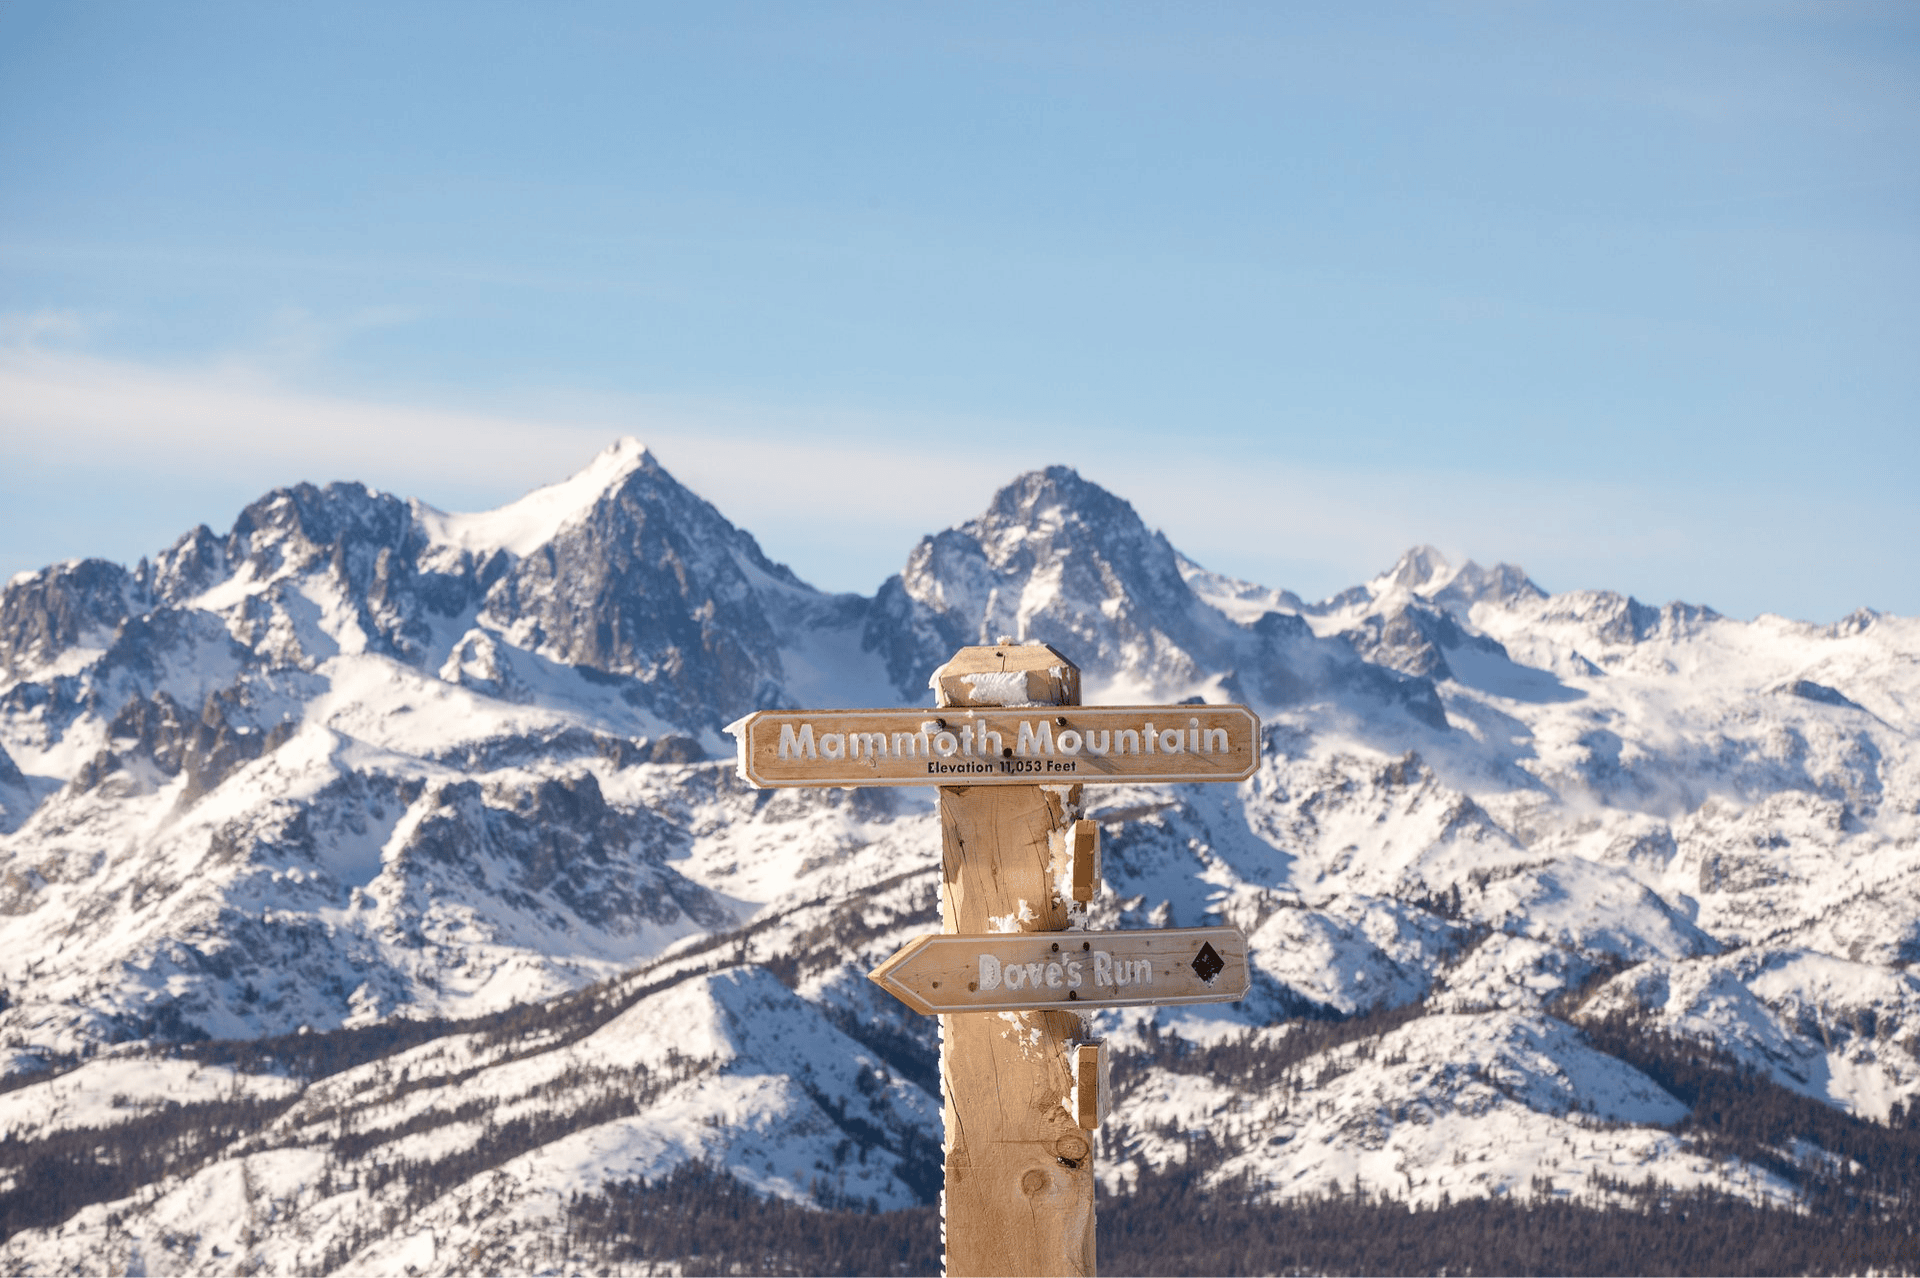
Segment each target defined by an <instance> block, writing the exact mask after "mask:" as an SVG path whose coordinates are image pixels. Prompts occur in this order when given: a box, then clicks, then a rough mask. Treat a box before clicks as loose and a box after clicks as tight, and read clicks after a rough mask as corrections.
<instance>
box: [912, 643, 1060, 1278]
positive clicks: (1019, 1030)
mask: <svg viewBox="0 0 1920 1278" xmlns="http://www.w3.org/2000/svg"><path fill="white" fill-rule="evenodd" d="M934 687H935V689H936V692H937V694H938V704H939V705H941V706H943V707H952V706H969V705H972V706H978V705H1034V704H1039V705H1078V704H1079V703H1080V671H1079V670H1078V669H1077V668H1076V667H1075V666H1074V665H1073V663H1072V662H1070V661H1068V660H1067V659H1066V658H1065V657H1063V656H1061V655H1060V654H1059V653H1057V652H1055V651H1054V650H1053V649H1051V648H1047V647H1042V646H1039V645H1012V644H1005V645H997V646H994V647H981V648H962V649H961V650H960V651H959V652H958V653H957V654H955V656H954V658H953V660H951V661H949V662H948V663H947V664H946V665H944V666H942V667H941V668H940V669H939V670H938V671H936V672H935V675H934ZM1012 744H1013V743H1012V742H1007V743H1006V745H1007V746H1011V745H1012ZM1079 804H1080V787H1079V786H1077V785H1076V786H1040V785H1032V786H1024V785H1015V786H1008V785H994V786H987V785H977V786H942V787H940V833H941V839H942V858H941V883H940V923H941V929H942V930H943V931H945V932H949V933H953V932H971V933H979V932H1013V931H1018V932H1058V931H1063V930H1064V929H1065V928H1066V926H1067V923H1068V911H1069V906H1070V902H1068V901H1066V900H1062V899H1061V898H1060V896H1059V895H1058V893H1057V891H1056V884H1057V883H1058V881H1059V880H1058V879H1057V878H1056V875H1055V872H1054V868H1055V867H1054V858H1055V850H1056V847H1057V846H1060V845H1062V844H1063V843H1064V842H1065V841H1066V840H1067V837H1068V833H1069V830H1070V827H1071V826H1072V824H1073V822H1074V820H1075V819H1076V818H1077V817H1078V816H1079ZM1081 837H1082V838H1083V839H1084V835H1082V836H1081ZM1080 1030H1081V1023H1080V1017H1079V1016H1077V1015H1075V1014H1073V1013H1070V1012H1053V1011H1035V1012H1002V1013H998V1014H992V1013H976V1014H973V1015H963V1016H942V1017H941V1018H940V1081H941V1088H942V1093H943V1095H944V1098H945V1117H946V1193H945V1196H944V1200H943V1217H942V1228H943V1232H944V1235H945V1244H946V1272H947V1273H948V1274H950V1275H954V1276H955V1278H962V1276H966V1275H1011V1274H1033V1275H1088V1274H1092V1273H1093V1272H1094V1219H1093V1191H1094V1180H1093V1141H1092V1136H1091V1133H1089V1132H1088V1131H1086V1130H1084V1129H1083V1128H1082V1127H1081V1126H1080V1124H1079V1122H1078V1120H1077V1118H1076V1116H1075V1115H1074V1114H1073V1113H1072V1112H1070V1111H1069V1109H1068V1100H1069V1097H1070V1096H1071V1095H1072V1089H1073V1087H1074V1083H1075V1080H1076V1074H1075V1063H1076V1059H1077V1058H1076V1056H1075V1053H1074V1049H1073V1046H1072V1045H1073V1042H1074V1040H1075V1039H1076V1038H1078V1037H1079V1036H1080Z"/></svg>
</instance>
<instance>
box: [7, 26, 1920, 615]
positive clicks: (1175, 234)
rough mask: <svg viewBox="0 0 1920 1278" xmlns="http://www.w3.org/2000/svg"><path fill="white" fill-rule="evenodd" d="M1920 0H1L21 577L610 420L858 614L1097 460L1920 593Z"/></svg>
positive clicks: (1270, 547)
mask: <svg viewBox="0 0 1920 1278" xmlns="http://www.w3.org/2000/svg"><path fill="white" fill-rule="evenodd" d="M1916 68H1920V8H1916V7H1914V6H1911V5H1899V4H1888V5H1874V4H1827V5H1811V4H1769V3H1758V2H1756V3H1742V4H1692V5H1678V4H1661V5H1654V4H1626V5H1604V6H1596V5H1573V4H1565V5H1545V4H1535V5H1520V4H1475V3H1461V4H1445V5H1418V4H1404V5H1380V6H1354V5H1292V6H1289V5H1281V6H1272V5H1234V4H1209V5H1178V6H1175V5H1125V4H1106V5H1092V4H1084V5H1082V4H1071V5H1068V4H1055V5H1036V4H1024V5H1012V4H1007V5H996V4H970V5H966V6H948V7H944V8H943V7H938V6H927V5H913V6H907V5H877V4H876V5H842V4H822V5H811V6H797V5H729V4H711V5H702V6H690V5H680V6H665V5H661V6H645V5H638V4H617V5H595V4H587V3H580V4H564V5H542V6H533V5H517V6H504V5H487V4H462V5H457V6H456V5H451V4H447V5H429V4H424V3H421V4H404V5H394V4H365V5H361V4H352V3H329V4H326V5H305V6H264V5H251V4H231V5H220V4H208V3H191V2H188V3H180V4H171V5H165V6H161V5H146V6H141V5H108V4H94V5H86V4H72V3H42V2H39V0H11V2H10V3H6V4H0V574H10V573H12V572H15V571H18V570H21V569H26V568H32V567H36V566H38V565H40V564H43V563H46V562H49V561H52V560H56V559H62V558H69V557H78V556H85V555H100V556H104V557H108V558H113V559H119V560H131V559H133V558H136V557H138V556H139V555H140V554H142V553H150V552H151V551H153V550H155V549H158V548H159V547H161V546H163V545H165V544H167V543H169V542H170V541H171V540H172V539H173V538H174V537H176V536H177V535H179V533H181V532H182V531H184V530H186V529H187V528H189V527H191V526H192V525H193V524H195V523H200V522H206V523H208V524H210V525H212V526H214V527H215V528H216V529H220V530H222V531H224V529H225V528H226V527H227V526H228V525H229V524H230V523H231V521H232V518H233V516H234V514H235V513H236V512H237V511H238V509H239V507H240V506H241V505H242V504H244V503H245V502H246V501H247V500H250V499H251V498H252V497H254V496H257V495H258V494H259V493H261V492H263V491H265V490H266V489H267V488H269V487H272V486H274V485H277V484H283V483H289V482H293V481H297V480H301V479H310V480H314V481H325V480H329V479H335V478H355V479H361V480H364V481H365V482H367V483H370V484H373V485H375V486H378V487H381V488H386V489H389V490H392V491H397V492H401V493H404V494H408V495H414V496H419V497H421V498H423V499H425V500H427V501H429V502H432V503H434V504H436V505H440V506H443V507H447V508H454V509H461V508H468V509H471V508H481V507H486V506H491V505H494V504H497V503H499V502H502V501H505V500H508V499H511V498H512V497H514V496H517V495H518V494H519V493H520V492H522V491H525V490H526V489H527V488H529V487H531V486H533V485H535V484H538V483H542V482H546V481H548V480H551V479H556V478H560V477H562V476H563V475H565V474H567V473H569V472H571V471H572V470H575V469H578V468H579V467H580V466H581V465H583V464H585V462H586V461H587V460H588V458H590V457H591V456H592V454H593V453H594V452H596V451H598V449H599V448H601V447H602V446H604V445H605V444H606V443H607V442H609V441H610V440H611V439H612V438H614V437H615V436H618V435H623V434H634V435H638V436H639V437H641V438H642V439H645V440H647V441H648V442H649V443H650V444H651V445H652V446H653V448H654V450H655V452H656V453H657V454H659V456H660V457H661V459H662V461H663V462H664V463H665V464H666V465H667V467H668V468H669V469H671V470H673V471H674V472H675V473H676V474H678V475H679V476H680V477H681V478H682V479H684V480H686V481H687V482H688V483H690V484H691V485H692V486H693V487H695V488H696V489H697V490H698V491H700V492H701V493H703V494H704V495H706V496H708V497H709V498H711V499H712V500H714V501H715V502H716V503H717V504H719V505H720V507H721V508H722V510H724V511H725V512H726V513H727V514H728V515H729V516H730V517H731V518H733V519H734V520H735V522H737V523H740V524H742V525H743V526H745V527H747V528H749V529H750V530H752V531H753V532H754V533H755V534H756V535H758V536H759V537H760V538H761V539H762V541H763V543H764V544H765V545H766V547H767V549H768V551H769V552H770V553H771V554H773V555H774V556H775V557H776V558H780V559H783V560H785V561H787V562H789V563H791V564H792V565H793V566H794V568H795V569H796V570H797V571H798V572H800V574H801V575H802V576H803V577H805V578H807V579H808V580H810V581H813V582H814V583H815V584H817V585H820V586H823V587H826V588H833V589H853V590H863V591H871V590H872V589H873V588H874V587H875V586H876V585H878V583H879V582H880V581H881V580H882V579H883V578H884V577H885V576H886V575H888V574H889V573H891V572H893V571H895V570H896V569H897V568H898V566H899V565H900V564H901V563H902V562H903V561H904V559H905V556H906V553H907V551H908V550H909V549H910V547H911V545H912V543H913V541H914V540H915V539H916V538H917V537H918V536H920V535H922V534H923V533H926V532H931V531H934V530H935V529H937V528H939V527H943V526H945V525H947V524H950V523H953V522H957V521H959V520H961V519H964V518H966V517H968V516H970V515H971V514H974V513H976V512H977V511H978V510H980V509H981V508H982V507H983V506H984V505H985V503H986V500H987V498H988V497H989V495H990V494H991V492H992V491H993V489H994V488H995V487H996V486H997V485H998V484H1000V483H1002V482H1004V481H1005V480H1006V479H1008V478H1011V477H1012V475H1014V474H1015V473H1017V472H1018V471H1020V470H1022V469H1025V468H1028V467H1032V466H1036V465H1044V464H1048V463H1052V462H1066V463H1068V464H1071V465H1074V466H1077V467H1078V468H1079V469H1080V470H1081V471H1082V473H1084V474H1086V475H1087V476H1088V477H1090V478H1093V479H1095V480H1098V481H1099V482H1102V483H1104V484H1106V485H1107V486H1109V487H1111V488H1113V489H1114V490H1115V491H1117V492H1119V493H1120V494H1121V495H1123V496H1125V497H1127V498H1128V499H1129V500H1131V501H1133V503H1134V504H1135V505H1136V506H1137V507H1138V508H1139V509H1140V510H1141V512H1142V514H1143V515H1145V516H1146V517H1147V518H1148V520H1149V521H1150V522H1152V523H1153V524H1155V525H1156V526H1158V527H1160V528H1162V529H1163V530H1164V531H1166V533H1167V534H1168V536H1169V537H1170V538H1171V539H1172V540H1173V542H1174V543H1175V544H1176V545H1178V546H1180V547H1181V548H1182V549H1184V550H1186V551H1187V552H1188V553H1189V554H1191V555H1193V556H1194V557H1195V558H1197V559H1199V560H1200V561H1201V562H1203V563H1205V564H1207V565H1208V566H1209V567H1213V568H1215V569H1217V570H1220V571H1223V572H1228V573H1233V574H1236V575H1239V576H1244V577H1248V578H1252V579H1255V580H1258V581H1262V582H1264V583H1266V584H1269V585H1275V586H1286V587H1291V588H1293V589H1295V590H1298V591H1301V592H1302V593H1304V594H1308V595H1318V594H1325V593H1330V592H1331V591H1333V590H1336V589H1339V588H1340V587H1342V586H1345V585H1348V584H1351V583H1352V582H1354V581H1357V580H1360V579H1362V578H1364V577H1366V576H1369V575H1371V574H1372V573H1374V572H1376V571H1378V570H1379V569H1381V568H1383V567H1385V566H1386V565H1387V564H1388V563H1390V562H1391V561H1392V559H1393V558H1394V556H1395V555H1397V554H1398V552H1399V551H1400V550H1401V549H1403V548H1405V547H1406V546H1408V545H1411V544H1414V543H1416V542H1431V543H1433V544H1435V545H1438V546H1440V547H1441V548H1442V549H1443V550H1445V551H1447V552H1448V553H1449V554H1452V555H1454V556H1456V557H1457V556H1460V555H1471V556H1473V557H1475V558H1478V559H1481V560H1482V561H1492V560H1497V559H1505V560H1511V561H1516V562H1520V563H1522V564H1524V565H1525V566H1526V567H1527V568H1528V569H1529V570H1530V571H1531V572H1532V573H1533V575H1534V576H1535V578H1536V579H1537V580H1539V581H1540V582H1541V583H1542V584H1543V585H1545V586H1547V587H1548V588H1550V589H1573V588H1578V587H1611V588H1616V589H1621V590H1626V591H1630V592H1632V593H1634V594H1636V595H1639V596H1641V597H1642V598H1645V599H1648V600H1652V601H1664V600H1666V599H1669V598H1685V599H1689V600H1694V601H1698V602H1705V603H1708V604H1711V605H1713V606H1715V607H1718V608H1720V609H1722V610H1723V611H1726V612H1729V613H1732V614H1735V615H1752V614H1754V613H1757V612H1761V611H1774V612H1782V613H1786V614H1788V615H1792V616H1799V617H1804V618H1807V619H1812V620H1831V619H1833V618H1835V617H1837V616H1839V615H1841V614H1842V613H1844V612H1846V611H1848V610H1850V609H1852V608H1854V607H1856V606H1859V605H1868V606H1873V607H1877V608H1881V609H1885V610H1890V611H1895V612H1901V613H1916V612H1920V570H1916V569H1915V568H1914V567H1913V565H1912V554H1913V547H1914V546H1915V545H1916V544H1920V499H1916V495H1915V494H1916V493H1920V413H1917V412H1916V410H1917V409H1920V393H1916V392H1917V391H1920V374H1917V373H1916V369H1920V358H1916V356H1915V352H1916V351H1920V166H1916V165H1915V163H1914V161H1913V157H1914V156H1916V155H1920V76H1917V75H1916Z"/></svg>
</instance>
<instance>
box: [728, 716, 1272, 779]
mask: <svg viewBox="0 0 1920 1278" xmlns="http://www.w3.org/2000/svg"><path fill="white" fill-rule="evenodd" d="M730 731H732V732H733V733H734V735H735V736H736V737H737V738H738V739H739V742H740V771H741V775H742V776H744V777H745V778H746V779H747V780H748V781H751V782H752V783H753V784H755V785H759V786H800V785H806V786H812V785H825V786H864V785H1036V784H1039V785H1074V784H1080V783H1087V782H1095V783H1097V782H1107V783H1119V782H1132V783H1135V784H1150V783H1154V782H1168V781H1244V780H1246V779H1247V778H1248V777H1250V776H1252V775H1253V773H1254V769H1255V768H1257V767H1258V766H1259V764H1260V721H1259V720H1258V719H1256V718H1255V717H1254V715H1253V712H1252V711H1251V710H1248V709H1247V708H1246V707H1245V706H1035V707H1028V708H1014V709H1005V710H1001V709H991V710H988V709H944V710H931V711H930V710H763V711H761V712H759V713H758V714H752V715H748V716H747V717H746V718H745V719H743V720H741V721H740V722H739V723H737V724H735V725H733V727H732V728H731V729H730Z"/></svg>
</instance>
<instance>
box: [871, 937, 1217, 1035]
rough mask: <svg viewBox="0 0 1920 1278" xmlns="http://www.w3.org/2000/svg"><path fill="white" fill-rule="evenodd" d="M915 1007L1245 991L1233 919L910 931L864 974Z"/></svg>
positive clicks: (1138, 1001)
mask: <svg viewBox="0 0 1920 1278" xmlns="http://www.w3.org/2000/svg"><path fill="white" fill-rule="evenodd" d="M869 976H870V977H871V979H872V980H873V981H874V982H875V983H877V984H878V985H880V986H881V987H882V988H883V989H885V990H886V991H887V992H888V993H889V994H892V995H893V996H894V997H895V998H897V999H899V1000H900V1001H901V1002H903V1003H905V1004H906V1005H907V1006H908V1007H911V1008H913V1009H914V1010H915V1011H916V1012H920V1013H922V1014H923V1015H928V1016H931V1015H934V1014H935V1013H949V1012H1030V1011H1039V1010H1045V1009H1051V1010H1056V1011H1066V1012H1078V1011H1085V1010H1087V1009H1089V1008H1094V1007H1134V1006H1141V1005H1148V1006H1161V1005H1165V1004H1170V1003H1230V1002H1233V1001H1234V1000H1235V999H1240V998H1244V997H1246V993H1247V980H1248V978H1247V938H1246V935H1245V934H1244V933H1243V932H1241V931H1240V929H1239V928H1237V927H1170V928H1159V929H1153V930H1149V931H1140V932H988V933H983V934H978V935H971V936H956V935H939V936H918V937H915V938H914V939H913V940H912V941H909V942H908V943H907V944H906V945H905V946H904V947H902V948H901V950H900V952H899V953H897V954H895V955H894V956H893V957H892V958H890V959H888V960H887V961H886V962H884V963H882V964H881V965H880V966H879V967H876V968H874V969H873V971H872V972H871V973H869Z"/></svg>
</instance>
